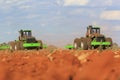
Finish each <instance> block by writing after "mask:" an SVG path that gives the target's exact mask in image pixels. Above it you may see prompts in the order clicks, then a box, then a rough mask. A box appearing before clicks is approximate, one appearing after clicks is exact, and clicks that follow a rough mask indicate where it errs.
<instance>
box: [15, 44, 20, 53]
mask: <svg viewBox="0 0 120 80" xmlns="http://www.w3.org/2000/svg"><path fill="white" fill-rule="evenodd" d="M15 50H16V51H17V50H20V42H15Z"/></svg>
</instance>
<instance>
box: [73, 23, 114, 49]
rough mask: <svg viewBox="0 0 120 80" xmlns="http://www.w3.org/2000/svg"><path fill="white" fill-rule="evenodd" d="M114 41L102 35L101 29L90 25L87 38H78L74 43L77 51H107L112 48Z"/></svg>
mask: <svg viewBox="0 0 120 80" xmlns="http://www.w3.org/2000/svg"><path fill="white" fill-rule="evenodd" d="M112 44H113V42H112V39H111V38H110V37H105V36H104V35H102V34H101V33H100V28H99V27H94V26H92V25H89V26H88V27H87V32H86V36H85V37H81V38H76V39H75V40H74V43H73V47H74V48H75V49H82V50H88V49H98V48H100V49H106V48H109V47H112Z"/></svg>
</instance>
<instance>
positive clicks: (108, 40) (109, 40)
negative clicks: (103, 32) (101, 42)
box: [106, 38, 113, 47]
mask: <svg viewBox="0 0 120 80" xmlns="http://www.w3.org/2000/svg"><path fill="white" fill-rule="evenodd" d="M106 41H107V42H110V47H112V45H113V42H112V38H106Z"/></svg>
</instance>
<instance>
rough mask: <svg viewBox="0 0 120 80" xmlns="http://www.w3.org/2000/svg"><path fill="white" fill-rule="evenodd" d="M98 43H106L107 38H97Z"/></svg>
mask: <svg viewBox="0 0 120 80" xmlns="http://www.w3.org/2000/svg"><path fill="white" fill-rule="evenodd" d="M96 41H97V42H105V37H96Z"/></svg>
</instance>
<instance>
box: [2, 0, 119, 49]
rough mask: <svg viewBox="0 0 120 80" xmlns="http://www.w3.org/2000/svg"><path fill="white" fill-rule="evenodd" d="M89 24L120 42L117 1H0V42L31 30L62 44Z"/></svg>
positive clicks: (48, 39) (43, 37)
mask: <svg viewBox="0 0 120 80" xmlns="http://www.w3.org/2000/svg"><path fill="white" fill-rule="evenodd" d="M90 24H92V25H96V26H100V27H101V29H102V30H101V31H102V33H103V34H105V36H108V37H112V38H113V41H114V42H117V43H118V44H120V37H119V35H120V0H0V30H1V31H0V42H1V43H2V42H8V41H11V40H15V39H17V38H18V30H20V29H32V30H33V35H34V36H36V38H37V39H41V40H42V41H43V42H44V43H47V44H53V45H56V46H59V47H63V46H64V45H66V44H69V43H72V42H73V40H74V39H75V38H76V37H81V36H85V32H86V27H87V26H88V25H90Z"/></svg>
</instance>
